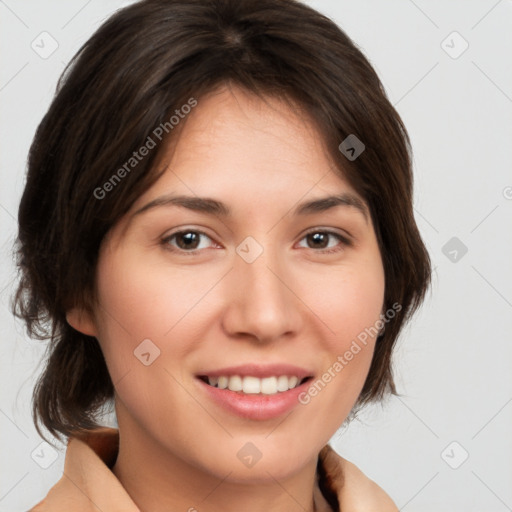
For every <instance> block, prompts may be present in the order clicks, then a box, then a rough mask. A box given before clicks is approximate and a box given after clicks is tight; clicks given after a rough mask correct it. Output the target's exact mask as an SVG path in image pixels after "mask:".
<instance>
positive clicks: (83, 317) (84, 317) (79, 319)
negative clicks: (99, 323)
mask: <svg viewBox="0 0 512 512" xmlns="http://www.w3.org/2000/svg"><path fill="white" fill-rule="evenodd" d="M66 321H67V322H68V324H69V325H70V326H71V327H73V329H76V330H77V331H79V332H81V333H82V334H86V335H87V336H96V326H95V325H94V321H93V319H92V315H91V314H90V313H89V312H87V311H85V310H83V309H82V308H71V309H70V310H69V311H68V312H67V313H66Z"/></svg>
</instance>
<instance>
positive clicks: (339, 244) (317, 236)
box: [301, 229, 351, 253]
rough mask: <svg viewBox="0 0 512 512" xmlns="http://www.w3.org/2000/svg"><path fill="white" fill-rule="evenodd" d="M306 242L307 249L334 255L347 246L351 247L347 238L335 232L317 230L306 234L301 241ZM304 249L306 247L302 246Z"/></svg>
mask: <svg viewBox="0 0 512 512" xmlns="http://www.w3.org/2000/svg"><path fill="white" fill-rule="evenodd" d="M302 240H305V241H306V248H308V249H318V251H317V252H321V253H332V252H338V251H341V250H342V249H343V248H344V247H345V246H350V245H351V242H350V240H349V239H348V238H347V237H344V236H343V235H340V234H339V233H335V232H334V231H323V230H319V229H317V230H315V231H310V232H309V233H306V235H305V236H304V237H303V238H302V239H301V242H302ZM302 247H304V245H302Z"/></svg>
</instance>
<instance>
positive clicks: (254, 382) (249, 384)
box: [199, 375, 312, 395]
mask: <svg viewBox="0 0 512 512" xmlns="http://www.w3.org/2000/svg"><path fill="white" fill-rule="evenodd" d="M311 378H312V377H305V378H302V379H301V378H299V377H297V376H296V375H276V376H270V377H263V378H259V377H254V376H250V375H247V376H243V377H242V376H241V375H230V376H228V375H220V376H218V377H209V376H207V375H201V376H199V379H201V380H202V381H203V382H205V383H206V384H208V385H209V386H211V387H214V388H218V389H227V390H229V391H234V392H238V393H240V394H246V395H258V394H259V395H275V394H278V393H285V392H286V391H290V390H291V389H294V388H296V387H298V386H300V385H302V384H303V383H304V382H306V381H307V380H310V379H311Z"/></svg>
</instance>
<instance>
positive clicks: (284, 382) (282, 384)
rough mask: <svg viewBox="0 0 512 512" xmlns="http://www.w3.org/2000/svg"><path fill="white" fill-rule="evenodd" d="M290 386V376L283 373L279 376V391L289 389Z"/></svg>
mask: <svg viewBox="0 0 512 512" xmlns="http://www.w3.org/2000/svg"><path fill="white" fill-rule="evenodd" d="M289 389H290V388H289V387H288V377H287V376H286V375H281V376H280V377H278V378H277V391H288V390H289Z"/></svg>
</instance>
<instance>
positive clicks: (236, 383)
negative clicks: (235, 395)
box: [228, 375, 243, 391]
mask: <svg viewBox="0 0 512 512" xmlns="http://www.w3.org/2000/svg"><path fill="white" fill-rule="evenodd" d="M242 388H243V385H242V377H240V376H239V375H233V376H232V377H230V378H229V383H228V389H230V390H231V391H242Z"/></svg>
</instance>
